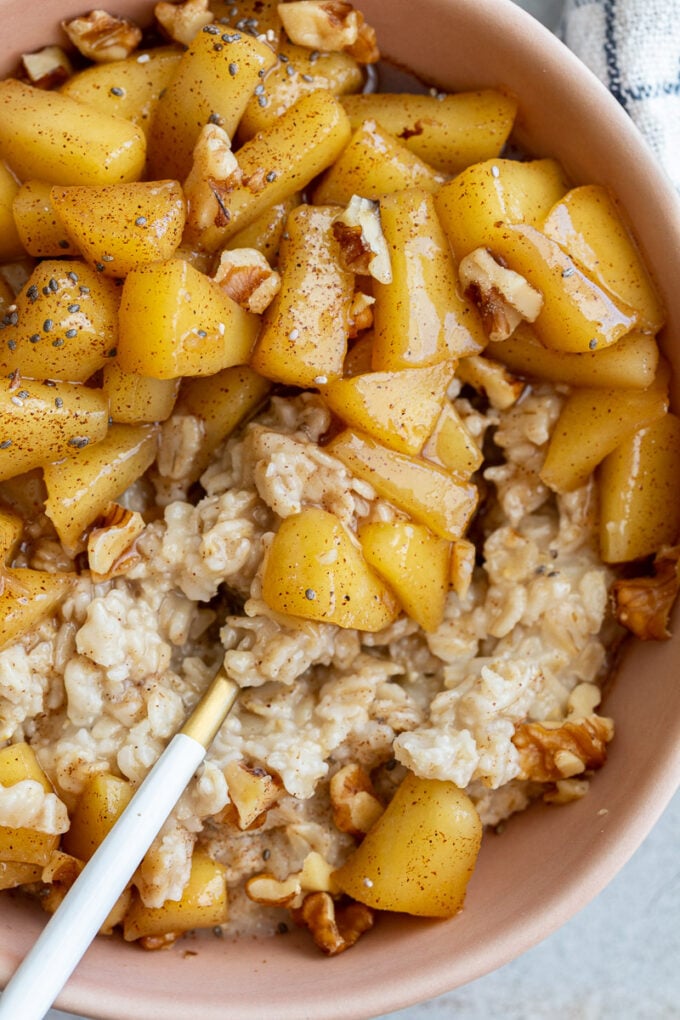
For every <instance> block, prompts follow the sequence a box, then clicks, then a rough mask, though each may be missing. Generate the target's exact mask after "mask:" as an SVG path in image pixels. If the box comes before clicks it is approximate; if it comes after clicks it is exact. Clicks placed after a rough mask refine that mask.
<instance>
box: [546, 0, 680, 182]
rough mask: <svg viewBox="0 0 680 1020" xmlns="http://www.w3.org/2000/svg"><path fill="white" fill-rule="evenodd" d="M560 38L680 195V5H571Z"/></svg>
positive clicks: (602, 1)
mask: <svg viewBox="0 0 680 1020" xmlns="http://www.w3.org/2000/svg"><path fill="white" fill-rule="evenodd" d="M560 35H561V37H562V39H563V41H564V42H565V43H566V45H567V46H568V47H569V48H570V49H571V50H573V52H574V53H575V54H576V55H577V56H578V57H580V58H581V60H583V62H584V63H585V64H587V65H588V66H589V67H590V69H591V70H592V71H594V72H595V74H596V75H597V76H598V78H600V80H601V81H603V82H604V84H605V85H606V86H607V88H608V89H609V90H610V92H611V93H612V94H613V95H614V97H615V98H616V99H617V100H618V101H619V102H620V103H621V105H622V106H623V108H624V109H625V110H627V112H628V113H629V114H630V116H631V118H632V119H633V121H634V122H635V124H636V125H637V127H638V128H639V129H640V131H641V132H642V134H643V135H644V137H645V138H646V139H647V142H648V144H649V145H650V146H651V148H652V149H653V151H654V152H655V153H656V155H657V157H658V159H659V160H660V162H661V164H662V166H663V167H664V168H665V170H666V173H667V174H668V175H669V177H670V178H671V181H672V182H673V184H674V185H675V187H676V188H677V189H678V190H679V191H680V0H565V4H564V12H563V18H562V23H561V26H560Z"/></svg>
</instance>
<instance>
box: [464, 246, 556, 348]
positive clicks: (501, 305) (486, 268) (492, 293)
mask: <svg viewBox="0 0 680 1020" xmlns="http://www.w3.org/2000/svg"><path fill="white" fill-rule="evenodd" d="M458 275H459V277H460V282H461V286H462V288H463V291H464V292H465V294H466V295H468V296H469V297H470V299H471V300H472V301H474V303H475V304H476V305H477V307H478V308H479V311H480V314H481V316H482V321H483V323H484V328H485V329H486V331H487V333H488V334H489V339H490V340H493V341H499V340H507V339H508V337H509V336H511V335H512V334H513V333H514V331H515V330H516V329H517V327H518V326H519V324H520V322H522V321H523V320H526V321H527V322H534V321H535V320H536V318H537V317H538V315H539V313H540V311H541V308H542V307H543V295H542V294H541V293H540V291H538V290H536V289H535V288H534V287H532V286H531V284H530V283H529V282H528V281H527V280H525V278H524V277H523V276H520V274H519V273H516V272H515V271H514V270H513V269H508V268H507V267H505V266H501V265H500V264H499V263H498V262H497V261H496V259H495V258H494V257H493V255H492V254H491V252H490V251H489V250H488V249H487V248H476V249H475V251H472V252H470V254H469V255H466V256H465V258H464V259H462V260H461V263H460V266H459V267H458Z"/></svg>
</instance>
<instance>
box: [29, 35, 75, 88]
mask: <svg viewBox="0 0 680 1020" xmlns="http://www.w3.org/2000/svg"><path fill="white" fill-rule="evenodd" d="M21 63H22V65H23V68H24V70H25V72H26V74H27V76H28V80H29V81H30V83H31V85H35V87H36V88H38V89H54V88H57V87H58V86H59V85H63V84H64V82H65V81H67V79H68V78H70V77H71V75H72V74H73V68H72V67H71V61H70V60H69V59H68V57H67V56H66V54H65V53H64V51H63V50H62V48H61V46H45V47H43V49H41V50H37V51H36V52H35V53H24V54H23V56H22V58H21Z"/></svg>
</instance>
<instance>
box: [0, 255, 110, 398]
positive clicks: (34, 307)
mask: <svg viewBox="0 0 680 1020" xmlns="http://www.w3.org/2000/svg"><path fill="white" fill-rule="evenodd" d="M119 302H120V293H119V290H118V287H117V286H116V284H115V283H114V282H113V281H112V280H104V279H102V278H101V276H100V275H99V273H97V272H96V271H95V270H94V269H93V268H92V267H91V266H88V265H86V263H84V262H81V261H80V260H76V259H64V260H59V259H45V260H44V261H42V262H39V263H38V265H37V266H36V267H35V269H34V270H33V272H32V273H31V276H30V277H29V279H28V281H27V283H26V284H25V286H24V287H23V288H22V289H21V291H20V292H19V294H18V295H17V298H16V302H15V303H16V324H15V325H9V326H7V327H5V329H4V330H2V331H1V332H0V365H1V366H2V369H3V370H4V371H6V372H14V371H16V370H18V371H19V373H20V375H22V376H27V377H29V378H31V379H61V380H64V381H66V382H86V381H87V380H88V379H89V378H90V376H92V375H93V374H94V373H95V372H96V371H98V370H99V369H100V368H102V367H103V366H104V365H105V364H106V362H107V360H108V359H109V358H110V357H111V354H112V352H114V349H115V346H116V344H117V342H118V305H119Z"/></svg>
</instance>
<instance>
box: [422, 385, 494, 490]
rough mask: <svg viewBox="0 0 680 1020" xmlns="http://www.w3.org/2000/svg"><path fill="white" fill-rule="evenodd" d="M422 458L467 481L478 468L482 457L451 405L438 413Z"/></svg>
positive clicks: (445, 406) (448, 403)
mask: <svg viewBox="0 0 680 1020" xmlns="http://www.w3.org/2000/svg"><path fill="white" fill-rule="evenodd" d="M422 453H423V457H425V458H426V460H432V461H434V462H435V464H441V465H442V467H445V468H448V469H449V471H453V472H454V474H456V475H458V476H459V477H460V478H470V476H471V475H473V474H474V473H475V471H476V470H477V469H478V468H479V467H481V466H482V462H483V460H484V456H483V454H482V451H481V450H480V448H479V446H478V445H477V443H476V442H475V440H474V438H473V436H471V435H470V432H469V430H468V428H467V427H466V425H465V422H464V421H463V419H462V418H461V416H460V415H459V414H458V411H457V410H456V409H455V407H454V406H453V404H452V403H450V402H448V401H447V403H446V404H444V407H443V408H442V412H441V414H440V416H439V418H438V420H437V422H436V424H435V426H434V429H433V430H432V434H431V436H430V438H429V439H428V441H427V443H426V444H425V446H424V447H423V451H422Z"/></svg>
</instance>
